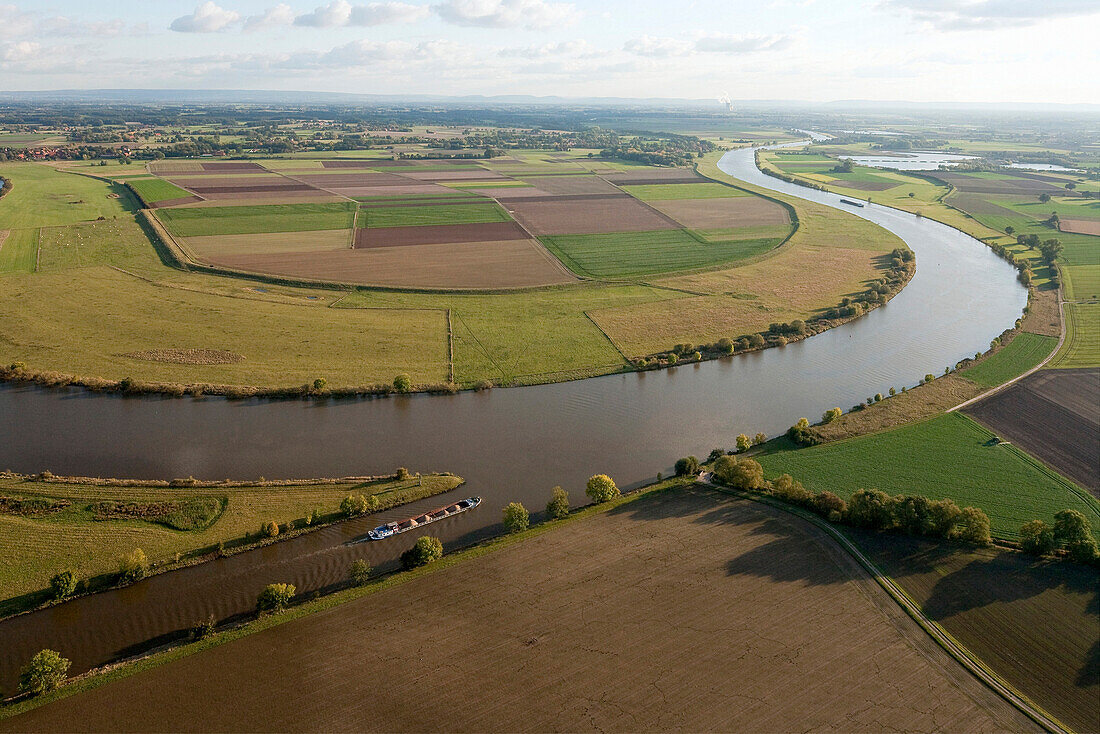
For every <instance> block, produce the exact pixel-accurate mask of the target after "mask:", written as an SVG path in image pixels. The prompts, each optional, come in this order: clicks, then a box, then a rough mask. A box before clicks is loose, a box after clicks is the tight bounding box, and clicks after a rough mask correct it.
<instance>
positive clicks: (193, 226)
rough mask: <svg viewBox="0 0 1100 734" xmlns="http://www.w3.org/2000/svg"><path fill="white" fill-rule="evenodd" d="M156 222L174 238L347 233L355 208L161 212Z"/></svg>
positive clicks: (227, 208) (297, 206)
mask: <svg viewBox="0 0 1100 734" xmlns="http://www.w3.org/2000/svg"><path fill="white" fill-rule="evenodd" d="M157 218H158V219H160V221H161V222H162V223H163V224H164V226H165V228H166V229H167V230H168V231H169V232H171V233H172V234H174V235H175V236H177V237H201V236H204V235H217V234H260V233H263V232H307V231H310V230H316V229H349V228H350V227H351V226H352V222H353V221H354V220H355V204H352V203H351V202H347V203H344V202H337V203H332V204H267V205H263V206H219V207H211V208H201V209H161V210H160V211H158V212H157Z"/></svg>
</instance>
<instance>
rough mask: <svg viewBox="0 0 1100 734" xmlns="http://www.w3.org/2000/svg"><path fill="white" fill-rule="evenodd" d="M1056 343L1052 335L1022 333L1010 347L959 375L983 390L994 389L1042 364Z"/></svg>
mask: <svg viewBox="0 0 1100 734" xmlns="http://www.w3.org/2000/svg"><path fill="white" fill-rule="evenodd" d="M1057 344H1058V339H1056V338H1055V337H1053V336H1043V335H1041V334H1032V333H1030V332H1026V331H1025V332H1021V333H1019V334H1017V335H1016V337H1015V338H1014V339H1013V340H1012V341H1011V342H1010V343H1009V345H1008V346H1007V347H1005V348H1004V349H1002V350H1001V351H999V352H997V353H996V354H993V355H991V356H989V357H987V358H985V359H984V360H982V361H981V362H979V363H978V364H976V365H974V366H973V367H968V368H966V369H965V370H963V371H962V372H960V373H959V374H961V375H962V376H963V377H965V378H966V379H968V380H970V381H971V382H975V383H977V384H979V385H981V386H982V387H995V386H997V385H1000V384H1001V383H1003V382H1007V381H1008V380H1011V379H1012V378H1013V377H1016V376H1018V375H1022V374H1023V373H1025V372H1027V371H1028V370H1029V369H1031V368H1032V367H1034V366H1035V365H1037V364H1039V363H1040V362H1042V361H1043V359H1045V358H1046V357H1047V355H1049V354H1050V353H1051V352H1052V351H1054V347H1055V346H1057Z"/></svg>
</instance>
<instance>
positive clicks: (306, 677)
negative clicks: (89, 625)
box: [0, 488, 1035, 732]
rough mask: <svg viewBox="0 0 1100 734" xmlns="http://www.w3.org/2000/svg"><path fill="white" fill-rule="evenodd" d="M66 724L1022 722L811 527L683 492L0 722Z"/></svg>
mask: <svg viewBox="0 0 1100 734" xmlns="http://www.w3.org/2000/svg"><path fill="white" fill-rule="evenodd" d="M425 690H430V696H429V698H427V699H426V698H425V695H426V694H425ZM180 691H186V692H187V694H186V695H180ZM795 691H796V692H797V695H795V694H793V693H791V692H795ZM74 728H77V729H81V730H87V731H123V730H133V731H149V730H188V731H225V730H243V729H248V730H257V729H260V730H266V729H279V730H310V731H312V730H318V731H351V730H355V731H364V730H379V731H435V730H447V731H487V730H494V731H546V730H551V729H552V730H570V731H594V730H598V731H604V732H607V731H666V730H669V729H686V730H695V731H700V730H725V731H735V730H739V731H796V730H797V731H808V730H817V731H821V730H825V731H885V730H905V731H942V730H944V729H945V728H949V729H950V730H951V731H955V732H973V731H1001V730H1013V731H1032V730H1034V729H1035V727H1034V726H1033V725H1032V724H1031V722H1030V721H1029V720H1028V719H1026V718H1025V717H1024V716H1023V715H1022V714H1020V713H1019V712H1018V711H1016V710H1015V709H1014V708H1012V707H1011V706H1009V705H1008V704H1007V703H1006V702H1005V701H1003V700H1002V699H1000V698H999V697H997V696H996V695H995V694H993V693H992V692H991V691H990V690H988V689H987V688H985V687H984V686H983V685H982V684H980V683H979V682H978V681H977V680H976V679H975V678H973V677H972V676H970V674H969V673H967V672H966V671H965V670H964V669H963V668H962V667H961V666H960V665H959V664H958V663H957V662H956V661H954V660H952V659H950V658H949V657H947V656H946V654H945V653H944V652H943V651H942V650H941V649H940V648H939V647H937V646H936V645H935V643H934V642H933V641H932V640H931V638H929V637H928V636H927V635H926V634H925V633H924V632H923V631H922V630H921V629H920V628H919V627H918V626H917V625H916V623H915V622H913V621H912V620H911V619H910V618H909V617H908V616H906V615H905V613H904V612H903V611H902V610H901V609H900V608H899V607H898V606H897V605H896V604H895V603H894V602H893V601H892V600H891V599H890V598H889V597H888V596H887V595H886V594H885V592H884V591H882V589H881V588H880V587H878V586H877V585H876V584H875V582H874V581H873V580H872V579H870V578H869V577H868V576H867V575H866V574H865V573H864V572H863V571H862V570H861V568H860V567H859V566H858V565H856V564H855V562H854V561H853V560H852V559H851V558H850V557H849V556H847V555H845V554H844V553H843V552H842V551H841V550H840V549H839V547H838V546H837V545H836V544H835V543H834V541H832V540H831V539H830V538H828V536H826V535H825V534H824V533H823V532H822V531H820V530H819V529H817V528H815V527H814V526H811V525H809V524H807V523H806V522H805V521H803V520H800V519H798V518H795V517H793V516H791V515H788V514H787V513H785V512H783V511H781V510H777V509H774V508H770V507H767V506H762V505H758V504H755V503H751V502H747V501H739V500H733V499H731V498H729V497H728V496H726V495H722V494H719V493H717V492H713V491H711V490H705V489H701V488H689V489H683V490H672V491H667V492H661V493H657V494H654V495H651V496H649V497H645V498H642V499H640V500H638V501H636V502H634V503H630V504H627V505H624V506H622V507H620V508H618V509H616V510H612V511H610V512H608V513H607V514H605V515H601V516H598V517H595V518H591V519H588V520H584V521H580V522H576V523H574V524H572V525H570V526H568V527H564V528H561V529H559V530H555V531H553V532H549V533H546V534H543V535H540V536H538V537H535V538H532V539H529V540H526V541H524V542H521V543H517V544H514V545H511V546H509V547H506V548H504V549H500V550H498V551H496V552H493V553H490V554H487V555H483V556H480V557H477V558H475V559H470V560H467V561H464V562H461V563H458V564H456V565H454V566H452V567H450V568H448V569H445V570H441V571H439V572H436V573H431V574H427V575H425V576H422V577H420V578H418V579H415V580H413V581H410V582H408V583H405V584H401V585H399V586H397V587H394V588H391V589H389V590H387V591H383V592H380V593H377V594H372V595H369V596H367V597H364V598H361V599H359V600H357V601H354V602H349V603H347V604H344V605H341V606H338V607H335V608H332V609H330V610H327V611H325V612H321V613H317V614H314V615H311V616H308V617H306V618H303V619H301V620H297V621H294V622H291V623H288V624H284V625H280V626H277V627H274V628H271V629H268V630H266V631H264V632H262V633H258V634H254V635H252V636H248V637H245V638H242V639H239V640H237V641H235V642H232V643H228V644H225V645H221V646H218V647H215V648H212V649H209V650H207V651H204V652H201V653H197V654H194V655H191V656H189V657H186V658H183V659H181V660H178V661H176V662H173V663H171V664H167V665H165V666H163V667H160V668H156V669H153V670H150V671H147V672H144V673H142V674H140V675H137V676H133V677H129V678H124V679H121V680H118V681H115V682H112V683H110V684H107V685H105V686H103V687H101V688H98V689H95V690H93V691H90V692H87V693H82V694H78V695H75V696H72V697H70V698H67V699H64V700H61V701H58V702H56V703H53V704H50V705H47V706H44V707H42V708H40V709H37V710H34V711H32V712H30V713H28V714H26V715H24V716H21V717H18V718H15V719H13V720H11V721H8V722H4V723H3V724H0V729H10V730H21V731H56V730H58V729H66V730H71V729H74Z"/></svg>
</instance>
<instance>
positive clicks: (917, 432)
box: [760, 413, 1100, 539]
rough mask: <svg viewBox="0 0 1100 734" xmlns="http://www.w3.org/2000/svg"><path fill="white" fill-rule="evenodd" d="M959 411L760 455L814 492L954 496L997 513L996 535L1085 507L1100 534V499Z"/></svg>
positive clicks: (770, 467) (768, 467)
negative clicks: (878, 491) (870, 491)
mask: <svg viewBox="0 0 1100 734" xmlns="http://www.w3.org/2000/svg"><path fill="white" fill-rule="evenodd" d="M993 437H994V436H993V434H992V433H991V432H990V431H988V430H986V429H985V428H983V427H982V426H980V425H978V424H977V423H975V422H974V421H972V420H970V419H969V418H967V417H966V416H964V415H961V414H959V413H949V414H947V415H942V416H939V417H936V418H933V419H931V420H928V421H924V422H922V423H917V424H913V425H908V426H903V427H902V428H898V429H895V430H892V431H886V432H884V433H876V434H872V435H868V436H859V437H857V438H851V439H847V440H844V441H837V442H836V443H829V444H824V445H821V446H814V447H811V448H807V449H799V450H790V451H780V452H776V453H772V454H768V455H765V456H761V457H760V463H761V464H762V465H763V466H764V472H765V475H766V476H767V477H768V478H774V477H776V476H778V475H780V474H790V475H791V476H792V477H794V478H795V479H798V480H799V481H801V482H802V483H803V484H805V485H806V486H807V487H809V488H811V489H813V490H814V491H818V492H822V491H826V490H828V491H830V492H835V493H836V494H838V495H840V496H841V497H844V498H847V497H850V496H851V495H852V493H853V492H855V491H856V490H858V489H881V490H882V491H884V492H888V493H889V494H917V495H923V496H925V497H929V498H931V499H942V498H945V497H949V498H951V499H953V500H955V501H956V502H957V503H958V504H959V505H960V506H967V505H972V506H974V507H979V508H981V509H982V510H984V511H985V512H986V514H988V515H989V519H990V521H991V523H992V530H993V534H994V536H996V537H1000V538H1009V539H1014V538H1016V537H1018V535H1019V530H1020V526H1021V525H1023V524H1024V523H1025V522H1028V521H1030V520H1035V519H1039V520H1045V521H1046V522H1048V523H1050V522H1053V520H1054V513H1055V512H1058V511H1059V510H1065V509H1075V510H1080V511H1081V512H1083V513H1084V514H1085V516H1086V517H1088V518H1089V519H1090V521H1091V522H1092V525H1093V527H1094V528H1095V529H1096V531H1097V532H1098V533H1100V503H1097V502H1096V500H1094V499H1092V498H1091V497H1089V496H1088V494H1087V493H1086V492H1085V491H1084V490H1082V489H1080V488H1079V487H1077V486H1076V485H1075V484H1073V483H1072V482H1070V481H1069V480H1067V479H1064V478H1062V477H1060V476H1058V475H1057V474H1055V473H1054V472H1052V471H1050V470H1049V469H1047V468H1046V467H1044V466H1043V465H1042V464H1040V463H1039V462H1038V461H1036V460H1035V459H1033V458H1031V457H1030V456H1028V455H1027V454H1025V453H1024V452H1022V451H1020V450H1019V449H1017V448H1016V447H1015V446H1010V445H1004V444H996V443H990V441H991V439H993Z"/></svg>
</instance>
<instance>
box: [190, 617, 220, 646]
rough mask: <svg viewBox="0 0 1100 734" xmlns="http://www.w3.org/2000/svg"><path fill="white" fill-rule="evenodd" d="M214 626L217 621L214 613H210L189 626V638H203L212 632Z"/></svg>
mask: <svg viewBox="0 0 1100 734" xmlns="http://www.w3.org/2000/svg"><path fill="white" fill-rule="evenodd" d="M216 627H217V621H216V620H215V619H214V615H213V614H211V615H210V616H209V617H207V618H206V619H204V620H203V621H201V622H199V623H198V624H196V625H195V626H194V627H192V628H191V639H192V640H205V639H206V638H207V637H209V636H210V635H212V634H214V629H215V628H216Z"/></svg>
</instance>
